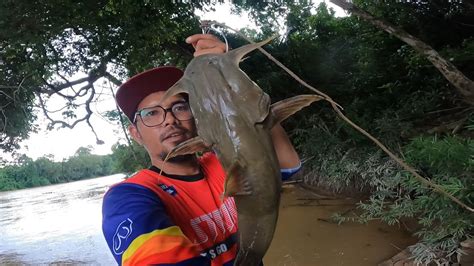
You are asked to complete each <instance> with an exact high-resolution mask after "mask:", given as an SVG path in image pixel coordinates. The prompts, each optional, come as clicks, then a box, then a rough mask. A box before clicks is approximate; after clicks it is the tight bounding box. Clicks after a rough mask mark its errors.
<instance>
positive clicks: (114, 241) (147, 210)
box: [102, 183, 210, 266]
mask: <svg viewBox="0 0 474 266" xmlns="http://www.w3.org/2000/svg"><path fill="white" fill-rule="evenodd" d="M102 231H103V233H104V236H105V239H106V241H107V244H108V246H109V248H110V250H111V251H112V254H113V256H114V258H115V260H116V261H117V263H118V264H119V265H150V264H154V265H176V266H183V265H210V263H209V261H208V259H206V258H204V257H202V256H200V252H199V250H198V249H197V247H196V246H195V245H193V243H192V242H191V241H190V240H189V239H188V238H187V237H186V236H185V235H184V234H183V232H182V231H181V229H180V228H179V227H178V226H176V225H174V224H173V222H172V221H171V219H170V218H169V217H168V215H167V214H166V211H165V209H164V206H163V204H162V202H161V201H160V199H159V197H158V196H157V195H156V194H154V193H153V192H152V191H150V190H149V189H147V188H145V187H143V186H140V185H137V184H129V183H121V184H118V185H116V186H114V187H112V188H111V189H110V190H109V191H108V192H107V193H106V194H105V196H104V201H103V206H102Z"/></svg>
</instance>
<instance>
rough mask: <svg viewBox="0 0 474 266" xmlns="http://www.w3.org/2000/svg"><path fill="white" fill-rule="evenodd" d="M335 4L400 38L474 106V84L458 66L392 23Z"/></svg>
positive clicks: (346, 4) (340, 0)
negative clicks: (422, 56) (425, 59)
mask: <svg viewBox="0 0 474 266" xmlns="http://www.w3.org/2000/svg"><path fill="white" fill-rule="evenodd" d="M330 1H331V2H332V3H333V4H335V5H337V6H339V7H341V8H343V9H345V10H347V11H349V12H351V13H353V14H355V15H357V16H359V17H361V18H362V19H364V20H366V21H368V22H369V23H371V24H372V25H374V26H376V27H377V28H379V29H382V30H384V31H386V32H388V33H389V34H391V35H393V36H395V37H397V38H399V39H400V40H402V41H403V42H405V43H406V44H408V45H410V46H411V47H412V48H413V49H415V50H416V51H418V52H419V53H421V54H423V55H424V56H425V57H426V58H427V59H428V60H429V61H430V62H431V63H432V64H433V66H434V67H436V68H437V69H438V71H439V72H441V74H443V76H444V77H445V78H446V79H447V80H448V81H449V82H450V83H451V84H452V85H453V86H454V87H455V88H456V89H457V90H458V92H459V93H460V94H461V95H463V96H464V100H465V101H466V102H467V103H469V104H471V105H474V82H473V81H472V80H470V79H469V78H468V77H466V76H465V75H464V74H463V73H462V72H461V71H459V70H458V69H457V68H456V66H454V65H453V64H452V63H451V62H449V61H448V60H446V59H444V58H443V57H442V56H441V55H440V54H439V53H438V52H437V51H436V50H435V49H433V48H432V47H431V46H429V45H428V44H426V43H424V42H423V41H421V40H420V39H418V38H416V37H415V36H413V35H411V34H409V33H408V32H406V31H405V30H403V29H401V28H399V27H396V26H395V25H392V24H391V23H389V22H387V21H384V20H381V19H378V18H375V17H374V16H373V15H372V14H370V13H369V12H367V11H365V10H362V9H360V8H358V7H357V6H355V5H354V4H352V3H350V2H347V1H345V0H330Z"/></svg>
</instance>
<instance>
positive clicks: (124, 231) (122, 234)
mask: <svg viewBox="0 0 474 266" xmlns="http://www.w3.org/2000/svg"><path fill="white" fill-rule="evenodd" d="M132 224H133V222H132V220H130V218H127V220H124V221H122V222H121V223H120V224H119V225H118V226H117V229H116V230H115V234H114V237H113V245H114V246H113V251H114V254H115V255H120V254H122V253H123V252H124V251H125V245H124V242H125V241H126V240H127V238H128V237H129V236H130V235H131V234H132V230H133V228H132Z"/></svg>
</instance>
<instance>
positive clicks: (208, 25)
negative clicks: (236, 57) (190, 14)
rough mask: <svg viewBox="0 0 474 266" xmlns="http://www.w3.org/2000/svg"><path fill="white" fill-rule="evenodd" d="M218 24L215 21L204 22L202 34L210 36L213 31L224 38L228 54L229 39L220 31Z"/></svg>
mask: <svg viewBox="0 0 474 266" xmlns="http://www.w3.org/2000/svg"><path fill="white" fill-rule="evenodd" d="M216 25H217V22H216V21H213V20H202V21H201V29H202V34H208V33H209V32H211V31H214V32H216V33H218V34H220V35H221V36H222V38H223V39H224V42H225V52H226V53H227V52H228V51H229V43H228V42H227V38H226V37H225V34H224V32H223V31H221V30H219V29H218V28H217V27H216Z"/></svg>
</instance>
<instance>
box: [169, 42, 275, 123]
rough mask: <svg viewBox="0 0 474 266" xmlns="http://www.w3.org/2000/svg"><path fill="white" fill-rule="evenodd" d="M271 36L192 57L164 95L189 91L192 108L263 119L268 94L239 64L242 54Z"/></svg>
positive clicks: (267, 103) (258, 119) (267, 105)
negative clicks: (218, 52) (223, 51)
mask: <svg viewBox="0 0 474 266" xmlns="http://www.w3.org/2000/svg"><path fill="white" fill-rule="evenodd" d="M269 41H270V40H266V41H263V42H260V43H255V44H248V45H244V46H242V47H239V48H237V49H235V50H231V51H229V52H227V53H224V54H205V55H201V56H198V57H196V58H194V59H193V60H192V61H191V62H190V63H189V64H188V66H187V67H186V70H185V72H184V75H183V77H182V78H181V80H180V81H178V82H177V83H176V84H175V86H173V87H171V88H170V89H169V90H168V91H167V93H166V94H165V95H164V96H163V99H166V98H167V97H170V96H172V95H176V94H179V93H188V95H189V101H190V105H191V109H193V111H195V109H197V108H199V109H200V111H206V112H209V113H214V112H224V113H226V112H227V113H226V114H225V115H233V114H239V115H241V116H244V117H246V119H247V120H248V121H249V122H252V123H259V122H262V121H264V120H265V118H266V117H267V116H268V114H269V110H270V97H269V96H268V95H267V94H266V93H265V92H264V91H263V90H262V89H261V88H260V87H259V86H258V85H257V84H256V83H255V82H253V81H252V80H251V79H250V78H249V77H248V76H247V74H245V73H244V72H243V71H242V70H241V69H240V68H239V63H240V61H241V60H242V58H243V57H244V56H245V55H246V54H248V53H250V52H251V51H253V50H255V49H257V48H259V47H261V46H262V45H264V44H266V43H267V42H269Z"/></svg>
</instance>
